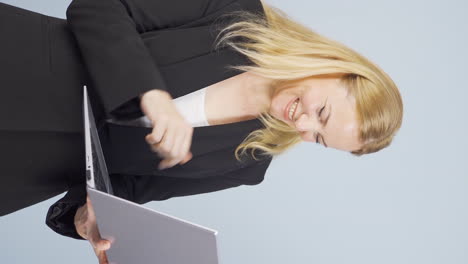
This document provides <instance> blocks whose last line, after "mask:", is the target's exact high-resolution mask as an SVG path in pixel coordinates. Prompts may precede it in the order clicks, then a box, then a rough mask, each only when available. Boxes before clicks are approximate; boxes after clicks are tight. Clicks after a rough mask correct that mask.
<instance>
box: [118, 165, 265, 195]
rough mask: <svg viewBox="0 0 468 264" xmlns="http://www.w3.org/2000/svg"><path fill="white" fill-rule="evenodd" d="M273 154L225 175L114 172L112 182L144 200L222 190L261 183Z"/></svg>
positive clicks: (120, 191) (121, 189)
mask: <svg viewBox="0 0 468 264" xmlns="http://www.w3.org/2000/svg"><path fill="white" fill-rule="evenodd" d="M271 160H272V159H271V158H268V159H265V160H263V161H261V162H258V163H254V164H252V165H249V166H247V167H243V168H240V169H237V170H235V171H231V172H227V173H225V174H223V175H206V177H203V178H180V177H169V176H152V175H148V176H130V175H120V174H116V175H112V186H117V188H115V189H117V191H116V195H117V196H119V197H121V198H124V199H126V200H129V201H132V202H135V203H138V204H144V203H147V202H150V201H162V200H167V199H169V198H172V197H179V196H187V195H195V194H202V193H208V192H215V191H220V190H224V189H228V188H232V187H238V186H240V185H257V184H260V183H261V182H262V181H263V180H264V177H265V173H266V170H267V168H268V166H269V164H270V163H271Z"/></svg>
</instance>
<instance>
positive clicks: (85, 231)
mask: <svg viewBox="0 0 468 264" xmlns="http://www.w3.org/2000/svg"><path fill="white" fill-rule="evenodd" d="M75 228H76V231H77V232H78V234H79V235H80V236H81V237H83V238H84V239H87V240H88V241H89V242H90V243H91V246H92V247H93V249H94V253H95V254H96V256H97V257H98V260H99V264H108V263H109V261H108V260H107V256H106V253H105V252H104V251H105V250H108V249H109V248H110V246H111V242H110V241H109V240H105V239H102V238H101V235H100V233H99V229H98V227H97V224H96V216H95V215H94V209H93V206H92V204H91V200H90V199H89V197H86V204H84V205H83V206H81V207H80V208H78V210H77V211H76V214H75Z"/></svg>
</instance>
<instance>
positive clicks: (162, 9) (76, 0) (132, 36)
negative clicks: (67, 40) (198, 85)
mask: <svg viewBox="0 0 468 264" xmlns="http://www.w3.org/2000/svg"><path fill="white" fill-rule="evenodd" d="M231 2H234V1H232V0H216V1H215V0H190V1H186V0H171V1H163V0H73V1H72V2H71V4H70V5H69V6H68V8H67V10H66V18H67V23H68V27H69V29H70V31H71V32H72V34H73V35H74V37H75V39H76V41H77V44H78V48H79V50H80V53H81V56H82V58H83V61H84V64H85V66H86V68H87V71H88V74H89V78H90V84H91V85H92V87H93V88H94V89H95V90H96V91H95V92H96V94H97V96H98V97H99V98H100V101H101V102H102V104H103V107H104V110H105V112H106V114H107V115H112V112H113V111H114V110H117V109H118V108H119V107H122V106H123V105H124V104H125V103H128V102H129V101H134V100H138V99H139V95H141V94H143V93H145V92H146V91H149V90H152V89H160V90H165V91H168V88H167V87H166V84H165V82H164V79H163V76H162V74H161V72H160V70H159V69H158V65H157V62H155V61H154V59H153V58H152V56H151V55H150V53H149V51H148V50H147V47H146V46H145V44H144V42H143V39H142V38H141V36H140V34H142V33H145V32H148V31H156V30H160V29H164V28H171V27H177V26H181V25H184V24H186V23H189V22H191V21H194V20H196V19H198V18H201V17H204V16H205V15H207V14H209V13H211V12H214V11H216V10H218V9H220V8H222V7H223V6H225V5H228V4H229V3H231ZM168 92H169V91H168Z"/></svg>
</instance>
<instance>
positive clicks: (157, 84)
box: [46, 0, 272, 238]
mask: <svg viewBox="0 0 468 264" xmlns="http://www.w3.org/2000/svg"><path fill="white" fill-rule="evenodd" d="M235 10H246V11H250V12H263V9H262V6H261V3H260V2H259V1H258V0H191V1H186V0H173V1H154V0H100V1H96V0H74V1H73V2H72V3H71V4H70V6H69V7H68V9H67V12H66V15H67V21H68V24H69V26H70V29H71V31H72V32H73V35H74V36H75V38H76V41H77V44H78V47H79V50H80V52H81V56H82V57H83V60H84V63H85V66H86V68H87V71H88V77H89V80H88V86H89V89H90V90H91V93H93V94H94V97H95V99H96V100H95V103H94V105H95V106H93V109H94V108H95V109H94V111H95V113H97V115H98V116H97V118H96V120H97V122H98V127H99V130H100V135H101V138H102V144H103V149H104V154H105V156H106V162H107V164H108V167H109V173H110V175H111V181H112V185H113V187H114V191H115V194H116V195H117V196H120V197H123V198H125V199H128V200H131V201H134V202H137V203H146V202H148V201H152V200H165V199H168V198H171V197H176V196H186V195H193V194H199V193H206V192H213V191H218V190H222V189H226V188H232V187H236V186H240V185H243V184H245V185H255V184H259V183H260V182H262V181H263V179H264V175H265V172H266V169H267V168H268V166H269V164H270V162H271V160H272V158H271V157H268V156H261V155H259V154H260V153H258V152H256V156H257V157H258V158H259V159H260V160H258V161H257V160H254V159H252V158H251V157H250V156H249V155H250V154H249V155H245V156H243V160H242V161H240V162H239V161H237V160H236V159H235V157H234V150H235V148H236V147H237V146H238V145H239V143H241V142H242V141H243V140H244V139H245V137H246V136H247V135H248V134H249V133H250V132H251V131H253V130H255V129H259V128H263V127H264V126H263V124H262V123H261V122H260V121H259V120H258V119H252V120H247V121H242V122H237V123H230V124H224V125H215V126H206V127H195V128H194V132H193V136H192V145H191V151H192V153H193V158H192V159H191V160H190V161H189V162H187V163H185V164H184V165H176V166H174V167H172V168H168V169H165V170H161V171H160V170H157V164H158V163H159V161H161V159H160V158H158V157H157V155H156V154H155V153H154V152H152V151H151V150H150V149H149V146H148V145H147V143H146V142H145V141H144V137H145V135H147V134H149V133H150V132H151V128H145V127H132V126H122V125H116V124H109V123H106V122H105V119H106V118H109V117H115V118H119V119H125V118H134V117H137V116H141V115H142V112H141V110H140V108H139V99H138V96H139V95H140V94H143V93H144V92H146V91H149V90H152V89H161V90H165V91H167V92H169V93H170V94H171V96H172V97H173V98H177V97H179V96H183V95H185V94H188V93H191V92H193V91H196V90H199V89H201V88H204V87H206V86H209V85H211V84H213V83H216V82H219V81H222V80H224V79H227V78H230V77H232V76H234V75H236V74H239V73H240V72H239V71H236V70H231V69H228V68H227V66H228V65H245V64H250V63H251V62H250V61H248V60H247V58H245V57H244V56H242V55H241V54H239V53H237V52H235V51H234V50H232V49H230V48H227V47H224V48H221V49H218V50H214V40H215V37H216V35H217V33H218V32H219V29H221V28H222V27H223V26H224V25H226V24H227V23H229V22H232V21H231V20H229V19H225V18H223V17H220V16H221V15H223V14H226V13H227V12H230V11H235ZM85 198H86V189H85V183H84V175H83V182H80V183H77V184H74V185H73V186H71V187H70V190H69V191H68V193H67V194H66V195H65V196H64V197H63V198H62V199H60V200H59V201H57V202H56V203H55V204H54V205H52V206H51V207H50V209H49V211H48V213H47V219H46V223H47V225H48V226H49V227H50V228H52V229H53V230H54V231H56V232H57V233H60V234H62V235H65V236H70V237H74V238H81V237H80V236H79V235H78V234H77V233H76V230H75V228H74V224H73V216H74V213H75V212H76V208H77V207H78V206H80V205H82V204H84V203H85Z"/></svg>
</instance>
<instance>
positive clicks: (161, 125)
mask: <svg viewBox="0 0 468 264" xmlns="http://www.w3.org/2000/svg"><path fill="white" fill-rule="evenodd" d="M140 107H141V110H142V111H143V113H144V114H145V115H146V116H147V117H148V119H149V120H151V122H152V124H153V131H152V132H151V133H150V134H148V135H147V136H146V137H145V140H146V142H148V144H149V145H150V147H151V149H152V150H153V151H154V152H157V153H158V154H159V156H160V157H161V158H164V160H162V161H161V162H160V163H159V169H165V168H169V167H172V166H174V165H176V164H178V163H180V164H184V163H186V162H188V161H189V160H190V159H191V158H192V153H191V152H190V145H191V144H192V134H193V127H192V126H191V125H190V124H189V123H187V121H186V120H185V118H184V117H183V116H182V115H181V114H180V113H179V111H178V110H177V108H176V106H175V104H174V102H173V101H172V97H171V95H170V94H169V93H168V92H166V91H163V90H157V89H155V90H151V91H148V92H146V93H145V94H143V96H141V101H140Z"/></svg>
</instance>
